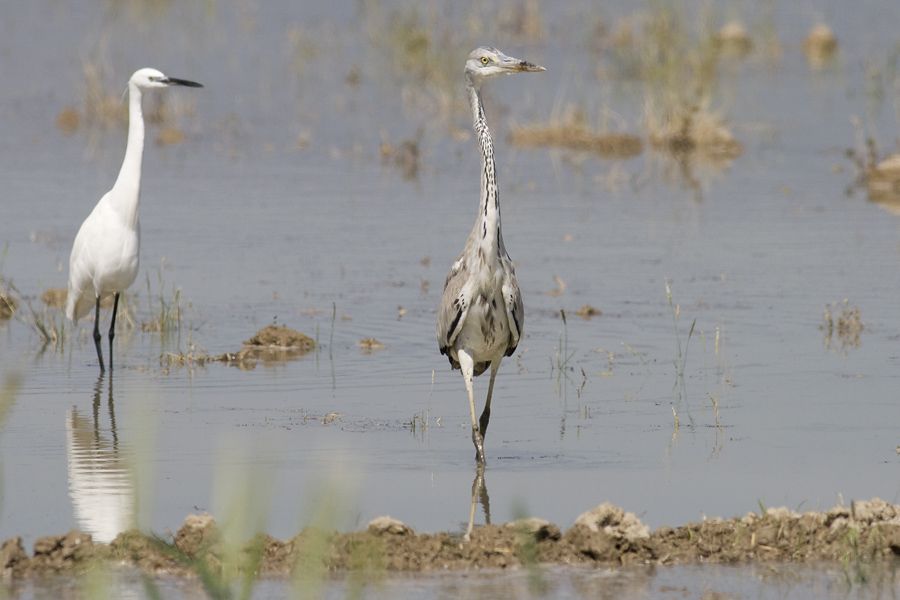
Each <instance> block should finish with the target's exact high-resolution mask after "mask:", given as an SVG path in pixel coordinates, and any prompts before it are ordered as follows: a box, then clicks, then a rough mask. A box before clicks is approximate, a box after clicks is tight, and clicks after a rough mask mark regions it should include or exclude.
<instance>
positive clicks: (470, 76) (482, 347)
mask: <svg viewBox="0 0 900 600" xmlns="http://www.w3.org/2000/svg"><path fill="white" fill-rule="evenodd" d="M544 70H545V69H544V67H540V66H537V65H534V64H532V63H530V62H526V61H524V60H519V59H517V58H512V57H509V56H506V55H505V54H503V53H502V52H500V51H499V50H497V49H496V48H478V49H476V50H474V51H472V53H471V54H469V58H468V60H467V61H466V88H467V89H468V92H469V102H470V104H471V105H472V116H473V119H474V128H475V134H476V136H477V141H478V148H479V150H480V151H481V164H482V168H481V202H480V204H479V207H478V218H477V219H475V225H474V227H472V232H471V233H470V234H469V238H468V239H467V240H466V247H465V249H464V250H463V252H462V254H460V255H459V258H457V259H456V262H454V263H453V266H452V267H451V268H450V273H449V274H448V275H447V281H446V282H445V283H444V293H443V296H442V297H441V304H440V307H439V308H438V320H437V339H438V347H439V348H440V350H441V354H446V355H447V358H449V359H450V365H451V366H452V367H453V368H454V369H457V368H458V369H461V370H462V375H463V379H464V380H465V384H466V392H467V393H468V395H469V410H470V412H471V417H472V441H473V442H474V444H475V459H476V460H477V461H478V462H479V463H483V462H484V435H485V433H486V432H487V427H488V421H489V420H490V417H491V395H492V394H493V391H494V378H495V377H496V376H497V370H498V369H499V368H500V361H501V360H502V359H503V357H504V356H512V354H513V352H515V350H516V346H517V345H518V344H519V339H520V338H521V335H522V327H523V325H524V324H525V309H524V307H523V305H522V294H521V292H520V291H519V284H518V283H517V281H516V274H515V270H514V268H513V264H512V260H511V259H510V257H509V254H507V252H506V247H505V246H504V245H503V234H502V232H501V230H500V192H499V190H498V188H497V176H496V169H495V166H494V144H493V141H492V140H491V132H490V131H489V130H488V127H487V123H486V121H485V117H484V107H483V106H482V104H481V96H480V94H479V91H480V88H481V84H482V82H483V81H484V80H486V79H488V78H491V77H496V76H497V75H508V74H512V73H528V72H536V71H544ZM488 367H490V368H491V379H490V382H489V383H488V392H487V399H486V400H485V403H484V412H482V413H481V419H480V420H476V417H475V397H474V392H473V389H472V388H473V377H475V376H477V375H481V374H482V373H483V372H484V371H485V370H486V369H487V368H488Z"/></svg>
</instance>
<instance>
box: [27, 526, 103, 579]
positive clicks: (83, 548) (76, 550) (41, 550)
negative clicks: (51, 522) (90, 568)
mask: <svg viewBox="0 0 900 600" xmlns="http://www.w3.org/2000/svg"><path fill="white" fill-rule="evenodd" d="M93 550H94V543H93V541H92V540H91V536H90V534H88V533H82V532H80V531H70V532H69V533H67V534H66V535H48V536H45V537H42V538H38V539H37V540H36V541H35V542H34V559H33V562H34V563H36V564H37V565H39V566H41V567H43V568H46V569H51V570H61V569H63V568H66V567H67V566H68V564H69V563H77V562H81V561H83V560H86V559H88V558H90V557H91V555H92V554H93Z"/></svg>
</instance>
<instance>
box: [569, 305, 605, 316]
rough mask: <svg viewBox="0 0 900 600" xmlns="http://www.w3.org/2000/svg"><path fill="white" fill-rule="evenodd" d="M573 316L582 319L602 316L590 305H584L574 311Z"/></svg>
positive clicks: (598, 310)
mask: <svg viewBox="0 0 900 600" xmlns="http://www.w3.org/2000/svg"><path fill="white" fill-rule="evenodd" d="M575 314H576V315H578V316H579V317H581V318H582V319H590V318H591V317H598V316H600V315H602V314H603V311H602V310H600V309H599V308H594V307H593V306H591V305H590V304H585V305H584V306H582V307H581V308H579V309H578V310H576V311H575Z"/></svg>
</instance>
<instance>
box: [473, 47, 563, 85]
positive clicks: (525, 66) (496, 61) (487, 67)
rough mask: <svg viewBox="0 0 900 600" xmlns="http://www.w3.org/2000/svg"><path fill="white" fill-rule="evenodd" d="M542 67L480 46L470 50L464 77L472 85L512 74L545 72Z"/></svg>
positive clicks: (494, 49)
mask: <svg viewBox="0 0 900 600" xmlns="http://www.w3.org/2000/svg"><path fill="white" fill-rule="evenodd" d="M546 70H547V69H545V68H544V67H542V66H540V65H536V64H534V63H530V62H528V61H527V60H522V59H521V58H513V57H512V56H507V55H505V54H503V53H502V52H500V51H499V50H497V49H496V48H488V47H485V46H482V47H481V48H476V49H475V50H472V52H471V53H470V54H469V59H468V60H467V61H466V77H468V78H469V80H470V81H471V82H472V83H474V84H476V85H477V84H480V83H481V82H482V81H484V80H485V79H489V78H491V77H495V76H497V75H512V74H513V73H537V72H540V71H546Z"/></svg>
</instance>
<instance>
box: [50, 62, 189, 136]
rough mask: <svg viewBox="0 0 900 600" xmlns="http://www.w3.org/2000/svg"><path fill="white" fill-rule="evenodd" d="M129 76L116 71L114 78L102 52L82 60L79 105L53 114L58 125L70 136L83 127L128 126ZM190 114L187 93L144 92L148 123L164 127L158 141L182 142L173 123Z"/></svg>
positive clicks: (178, 131) (179, 132)
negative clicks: (127, 94) (81, 86)
mask: <svg viewBox="0 0 900 600" xmlns="http://www.w3.org/2000/svg"><path fill="white" fill-rule="evenodd" d="M130 75H131V73H128V74H127V75H124V76H123V75H122V74H116V76H115V77H114V76H113V74H112V69H111V68H110V67H109V66H108V60H107V59H106V58H105V53H104V52H98V53H97V54H96V55H95V56H94V57H93V58H91V59H89V60H84V61H83V62H82V81H83V89H82V98H81V105H80V106H74V105H69V106H66V107H64V108H63V109H62V110H60V112H59V113H58V114H57V117H56V126H57V128H58V129H59V130H60V131H61V132H63V133H64V134H66V135H71V134H72V133H74V132H75V131H77V130H78V129H80V128H82V127H86V128H88V129H108V128H111V127H124V126H127V124H128V100H127V97H126V96H125V95H124V91H125V90H126V88H127V77H129V76H130ZM193 114H194V100H193V99H191V98H189V97H187V95H179V96H178V97H174V96H173V97H168V96H167V95H166V94H147V98H146V99H145V100H144V119H145V120H146V121H147V122H148V123H151V124H157V125H165V126H166V127H165V128H164V129H163V130H162V132H161V133H160V134H159V135H158V137H157V143H158V144H175V143H180V142H181V141H183V140H184V132H183V131H181V130H180V129H179V128H178V127H177V126H176V123H177V122H178V121H180V120H181V119H183V118H186V117H190V116H192V115H193ZM175 132H177V135H176V133H175ZM179 136H180V137H179Z"/></svg>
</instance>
